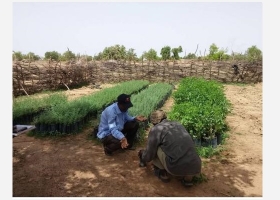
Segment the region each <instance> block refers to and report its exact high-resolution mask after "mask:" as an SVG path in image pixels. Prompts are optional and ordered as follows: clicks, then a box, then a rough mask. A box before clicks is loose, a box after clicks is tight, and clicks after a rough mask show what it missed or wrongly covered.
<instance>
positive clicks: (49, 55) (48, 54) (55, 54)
mask: <svg viewBox="0 0 280 200" xmlns="http://www.w3.org/2000/svg"><path fill="white" fill-rule="evenodd" d="M60 57H61V54H60V53H58V52H57V51H48V52H46V53H45V60H47V59H53V60H55V61H58V60H59V58H60Z"/></svg>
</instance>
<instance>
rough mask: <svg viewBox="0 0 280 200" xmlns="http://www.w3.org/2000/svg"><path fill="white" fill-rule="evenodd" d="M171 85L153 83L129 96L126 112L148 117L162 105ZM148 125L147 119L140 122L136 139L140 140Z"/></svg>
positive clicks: (168, 94)
mask: <svg viewBox="0 0 280 200" xmlns="http://www.w3.org/2000/svg"><path fill="white" fill-rule="evenodd" d="M173 89H174V88H173V85H170V84H168V83H154V84H151V85H150V86H149V87H148V88H147V89H145V90H142V91H141V92H139V93H138V94H135V95H132V96H131V102H133V107H131V108H130V109H129V110H128V112H129V114H130V115H131V116H136V115H140V114H141V115H144V116H145V117H146V118H147V119H149V116H150V114H151V113H152V112H153V111H154V110H157V109H158V108H160V107H162V106H163V104H164V102H165V101H166V100H167V98H168V97H169V96H170V95H171V93H172V90H173ZM148 125H149V120H148V121H146V122H140V127H139V130H138V133H137V137H136V141H137V142H142V141H143V140H144V136H145V130H146V128H147V127H148Z"/></svg>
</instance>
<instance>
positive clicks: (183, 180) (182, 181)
mask: <svg viewBox="0 0 280 200" xmlns="http://www.w3.org/2000/svg"><path fill="white" fill-rule="evenodd" d="M181 183H182V185H183V186H185V187H191V186H193V183H192V182H191V181H186V180H185V179H184V178H182V179H181Z"/></svg>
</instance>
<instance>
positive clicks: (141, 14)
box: [0, 0, 280, 199]
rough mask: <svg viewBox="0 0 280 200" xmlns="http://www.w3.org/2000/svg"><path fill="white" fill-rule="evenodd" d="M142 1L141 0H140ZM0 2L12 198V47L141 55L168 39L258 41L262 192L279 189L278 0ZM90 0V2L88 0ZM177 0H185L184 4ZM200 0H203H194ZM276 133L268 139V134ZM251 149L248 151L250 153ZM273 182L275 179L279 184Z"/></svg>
mask: <svg viewBox="0 0 280 200" xmlns="http://www.w3.org/2000/svg"><path fill="white" fill-rule="evenodd" d="M143 1H144V0H143ZM38 2H39V1H26V3H21V1H6V0H2V1H1V2H0V24H1V32H0V36H1V37H0V41H1V42H0V44H1V45H0V55H1V65H0V66H1V68H2V71H1V78H0V85H1V86H2V87H1V89H2V90H1V96H2V97H3V98H2V107H1V110H2V115H1V117H2V119H3V118H4V119H3V120H4V121H2V125H3V127H2V129H1V130H2V131H1V133H2V137H1V139H2V140H1V141H2V145H1V148H2V151H0V155H1V157H0V158H1V159H4V161H3V160H1V163H2V164H1V172H2V177H1V179H0V182H1V185H4V186H5V189H4V191H2V192H1V194H0V196H1V197H6V198H5V199H10V198H11V197H12V178H11V177H12V137H11V136H10V134H8V133H9V132H11V124H12V102H13V99H12V51H21V52H22V53H24V54H27V53H28V52H33V53H35V54H36V55H40V56H44V53H45V52H47V51H57V52H59V53H64V52H65V51H67V48H69V50H71V51H72V52H73V53H75V54H76V53H80V54H87V55H95V54H98V53H99V52H101V51H103V50H104V48H105V47H109V46H113V45H115V44H120V45H124V46H125V47H126V49H127V50H128V49H129V48H133V49H135V52H136V53H137V55H138V56H139V55H141V54H142V53H143V52H144V51H148V50H149V49H151V48H153V49H155V50H156V51H157V52H158V55H159V52H160V50H161V48H162V47H163V46H165V45H169V46H170V47H172V48H174V47H178V46H179V45H181V46H182V48H183V55H181V56H184V54H185V52H186V53H187V54H188V53H189V52H194V51H195V50H196V47H197V45H199V48H198V51H197V53H198V54H199V52H201V54H203V53H204V51H205V49H206V51H207V50H208V49H209V47H210V45H211V44H212V43H215V44H216V45H217V46H218V47H219V48H224V49H225V48H227V49H228V52H229V53H230V52H231V51H234V52H244V51H246V49H247V48H249V47H251V46H252V45H256V46H257V47H258V48H259V49H260V50H261V51H262V52H263V147H264V148H263V156H264V159H263V198H261V199H274V198H275V197H277V196H279V192H277V191H278V190H279V189H278V188H277V186H278V185H277V180H279V173H278V171H279V169H280V165H279V161H277V158H278V157H279V155H277V153H278V150H277V147H278V146H279V142H278V141H279V139H278V138H279V127H278V124H279V121H278V119H279V117H278V113H279V112H280V110H279V102H280V97H279V96H280V95H279V92H277V91H279V89H278V86H279V85H280V84H279V74H280V73H278V71H279V68H280V67H279V59H278V58H279V53H278V49H277V48H278V47H279V45H280V41H279V38H280V37H279V36H280V29H279V27H278V26H279V20H278V19H280V16H278V15H279V13H280V12H279V6H278V4H279V3H277V1H272V0H265V1H250V0H247V1H232V3H226V1H218V0H217V1H215V2H217V3H214V2H211V1H204V2H207V3H202V2H201V1H199V3H193V2H190V1H178V3H171V1H161V2H158V1H154V2H149V1H145V2H143V3H134V2H130V3H129V2H128V1H125V2H120V1H117V2H116V1H111V2H108V1H106V2H105V3H101V2H88V3H74V2H73V3H70V2H65V3H62V2H63V0H61V1H60V2H61V3H56V2H55V1H52V2H51V1H49V3H38ZM84 2H85V1H84ZM179 2H180V3H179ZM196 2H198V1H196ZM244 2H247V3H244ZM270 137H271V138H270ZM248 153H250V152H248ZM275 181H276V183H275Z"/></svg>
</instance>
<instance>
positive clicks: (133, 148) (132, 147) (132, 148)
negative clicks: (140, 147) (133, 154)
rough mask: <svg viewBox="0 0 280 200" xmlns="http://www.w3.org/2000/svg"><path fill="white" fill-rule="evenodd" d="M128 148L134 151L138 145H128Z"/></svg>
mask: <svg viewBox="0 0 280 200" xmlns="http://www.w3.org/2000/svg"><path fill="white" fill-rule="evenodd" d="M126 149H127V150H132V151H134V150H135V149H136V147H135V146H131V147H130V146H128V147H127V148H126Z"/></svg>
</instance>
